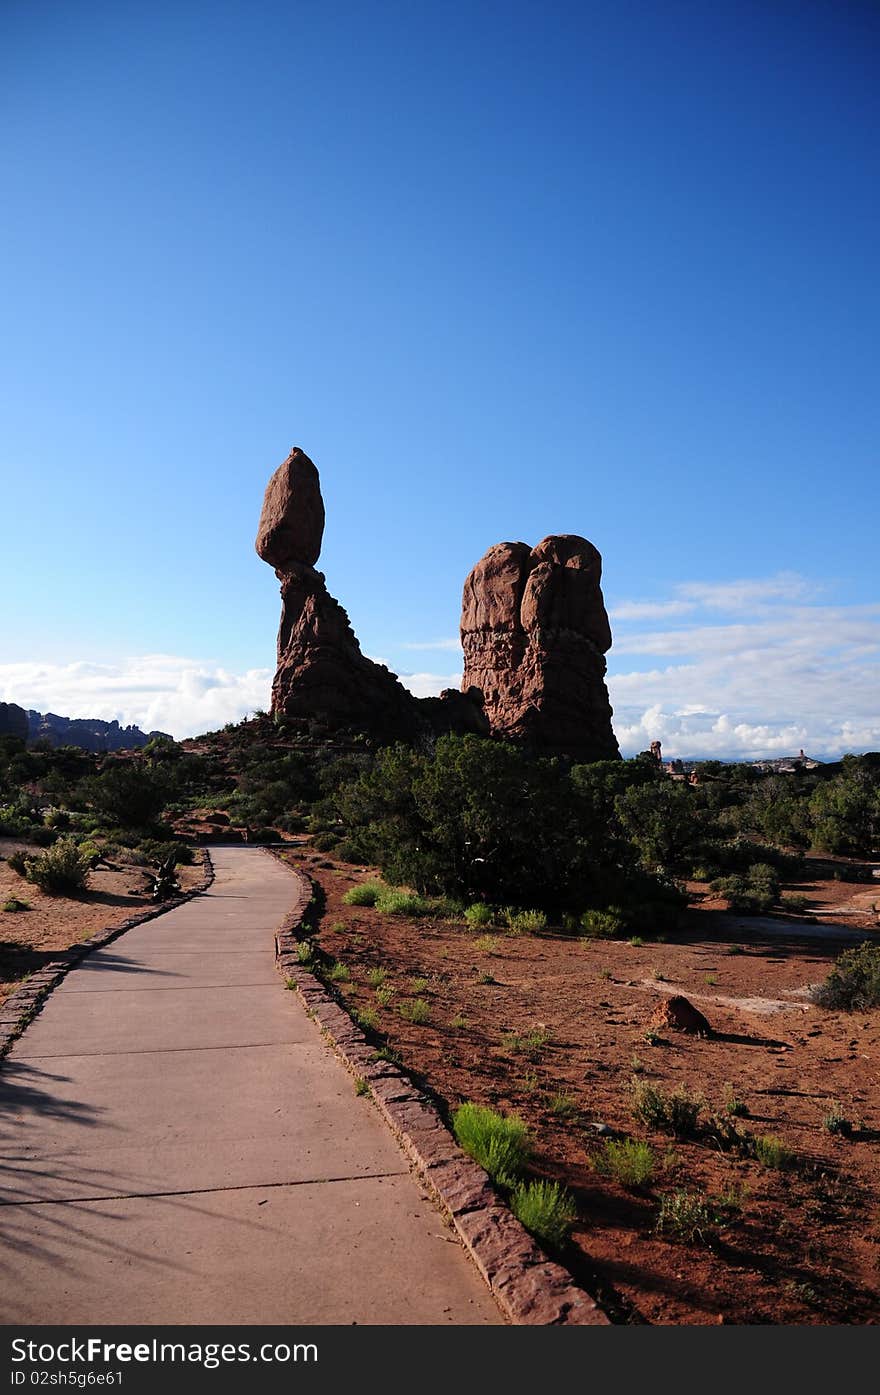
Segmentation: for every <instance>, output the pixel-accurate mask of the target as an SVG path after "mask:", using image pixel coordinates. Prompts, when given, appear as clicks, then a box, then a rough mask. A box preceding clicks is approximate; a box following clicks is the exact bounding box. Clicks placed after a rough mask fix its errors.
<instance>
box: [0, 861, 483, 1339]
mask: <svg viewBox="0 0 880 1395" xmlns="http://www.w3.org/2000/svg"><path fill="white" fill-rule="evenodd" d="M212 857H213V860H214V865H215V869H216V874H217V875H216V879H215V881H214V884H213V886H212V887H211V888H210V890H209V891H208V892H206V893H205V894H204V895H202V896H200V897H197V898H196V899H195V900H193V901H190V902H188V903H187V904H186V905H184V906H180V907H178V908H177V909H176V910H172V911H169V912H167V913H166V914H165V915H163V916H161V917H159V918H157V919H155V920H152V921H148V922H146V923H145V924H143V925H141V926H138V927H136V928H135V929H133V930H129V931H128V932H127V933H126V934H125V935H123V936H121V937H120V938H119V939H118V940H115V941H114V942H113V944H111V945H110V946H108V947H107V948H106V949H104V950H100V951H98V952H97V953H95V954H93V955H91V956H89V958H88V959H86V960H85V961H84V962H83V964H82V965H81V966H80V967H79V968H77V969H75V970H74V971H73V972H71V973H70V974H69V975H68V976H67V978H66V979H65V980H64V982H63V983H62V985H61V986H60V987H59V988H57V989H56V990H55V992H54V993H53V994H52V995H51V997H50V998H49V1000H48V1002H47V1004H46V1006H45V1007H44V1008H43V1011H42V1012H41V1013H40V1015H39V1016H38V1017H37V1018H36V1019H35V1020H34V1022H33V1023H31V1025H30V1027H28V1029H27V1031H26V1032H25V1033H24V1035H23V1036H22V1037H21V1039H20V1040H19V1041H18V1042H17V1043H16V1045H15V1047H14V1048H13V1050H12V1052H11V1053H10V1055H9V1057H8V1058H7V1061H6V1063H5V1064H4V1066H3V1068H2V1070H0V1241H2V1251H0V1265H2V1269H0V1322H4V1323H12V1322H29V1323H38V1322H42V1323H50V1322H56V1323H82V1322H86V1321H88V1322H90V1323H102V1322H107V1323H113V1322H117V1323H120V1322H131V1323H215V1324H227V1323H228V1324H232V1323H345V1324H348V1323H354V1322H357V1323H394V1324H398V1323H434V1324H437V1323H455V1324H462V1323H498V1322H501V1321H502V1319H501V1316H500V1314H499V1312H498V1310H497V1308H496V1307H495V1304H494V1302H493V1300H492V1299H491V1297H490V1296H489V1293H488V1291H487V1289H486V1288H485V1286H484V1285H483V1283H482V1280H481V1279H480V1277H479V1275H478V1274H477V1272H476V1270H475V1269H474V1268H473V1266H472V1264H471V1263H470V1261H469V1260H468V1259H467V1257H466V1256H465V1254H464V1252H463V1250H462V1249H461V1248H460V1246H459V1244H458V1243H457V1241H456V1240H455V1239H454V1237H453V1235H452V1232H451V1231H449V1230H447V1228H446V1227H445V1226H444V1224H443V1222H442V1219H441V1217H440V1215H439V1214H438V1212H437V1211H435V1210H434V1208H433V1207H432V1206H431V1204H430V1203H429V1202H428V1201H427V1200H426V1199H425V1197H424V1195H423V1194H422V1193H421V1191H420V1190H419V1187H418V1185H417V1183H416V1182H415V1181H414V1179H413V1178H412V1176H411V1174H410V1172H409V1169H408V1167H407V1165H406V1162H405V1160H404V1157H403V1155H402V1153H401V1152H400V1151H399V1149H398V1147H397V1145H396V1144H395V1142H394V1140H393V1139H392V1137H391V1135H390V1134H389V1132H388V1131H387V1129H386V1127H385V1125H384V1124H383V1123H382V1122H381V1120H380V1119H379V1116H378V1114H377V1113H376V1111H375V1109H374V1108H373V1107H372V1106H371V1105H370V1104H369V1102H368V1101H367V1100H365V1099H361V1098H359V1097H358V1096H356V1095H355V1092H354V1085H353V1082H352V1079H351V1077H350V1076H349V1075H348V1073H347V1072H346V1071H345V1070H344V1068H343V1067H342V1066H341V1064H340V1063H339V1062H338V1061H337V1059H336V1057H335V1056H334V1055H333V1054H332V1052H331V1051H330V1049H329V1047H328V1046H327V1045H326V1044H325V1043H324V1041H323V1040H322V1038H321V1037H320V1035H319V1033H318V1031H317V1028H316V1027H315V1025H314V1023H312V1022H311V1021H310V1020H309V1018H308V1017H307V1016H306V1014H305V1012H304V1010H303V1008H302V1007H301V1005H300V1003H299V1001H298V999H297V998H296V996H295V995H294V994H293V993H288V992H287V991H286V990H285V988H284V985H283V983H282V982H281V979H280V978H279V977H278V975H277V973H276V972H275V969H274V953H273V951H274V945H273V931H274V930H275V929H276V928H277V927H278V926H279V925H280V923H281V921H282V920H283V919H284V916H285V915H286V913H287V911H288V909H289V908H290V906H291V904H292V902H293V899H294V891H295V883H294V881H293V877H292V874H291V873H290V872H288V871H286V870H285V868H284V867H283V866H282V865H281V864H280V863H278V862H276V861H275V860H274V859H273V858H272V857H270V856H269V855H268V854H267V853H264V852H261V851H259V850H256V849H247V848H234V847H228V848H216V849H213V850H212Z"/></svg>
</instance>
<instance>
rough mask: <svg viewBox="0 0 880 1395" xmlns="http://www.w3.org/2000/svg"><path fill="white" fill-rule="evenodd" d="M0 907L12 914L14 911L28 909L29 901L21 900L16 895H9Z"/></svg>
mask: <svg viewBox="0 0 880 1395" xmlns="http://www.w3.org/2000/svg"><path fill="white" fill-rule="evenodd" d="M0 909H2V910H4V911H7V912H9V913H10V914H14V913H15V912H16V911H29V910H30V902H28V901H22V900H21V898H20V897H18V896H10V897H9V899H8V900H7V901H4V902H3V906H2V908H0Z"/></svg>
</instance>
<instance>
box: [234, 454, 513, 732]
mask: <svg viewBox="0 0 880 1395" xmlns="http://www.w3.org/2000/svg"><path fill="white" fill-rule="evenodd" d="M323 533H324V503H323V499H322V497H321V484H320V478H319V475H318V471H317V469H316V467H315V466H314V464H313V463H312V461H311V460H309V458H308V456H307V455H305V454H304V452H303V451H301V450H300V449H299V447H298V446H297V447H294V449H293V450H292V451H291V453H290V455H289V456H288V458H287V460H285V461H284V463H283V465H281V466H279V468H278V469H277V470H276V471H275V474H274V475H273V476H272V478H271V480H270V481H269V484H268V486H267V489H266V495H265V499H264V501H263V512H262V516H261V518H260V526H259V530H258V532H257V540H256V549H257V553H258V555H259V556H260V557H262V559H263V561H264V562H268V563H269V565H270V566H272V567H274V568H275V574H276V576H277V577H278V579H279V581H280V582H281V601H282V606H281V625H280V628H279V631H278V668H277V671H276V674H275V680H274V682H273V684H272V712H273V714H281V715H283V716H286V717H317V718H320V719H322V720H323V721H326V722H328V723H330V724H331V725H334V726H347V727H353V728H355V729H357V730H362V731H369V732H373V733H375V734H377V735H379V736H384V737H402V738H406V737H412V736H414V735H416V734H417V733H418V732H419V731H423V730H434V731H468V730H470V731H481V732H487V731H488V724H487V722H486V719H485V717H484V715H483V713H482V709H481V706H480V704H479V701H478V700H477V701H474V698H473V696H470V697H469V696H467V695H463V694H461V693H457V692H453V691H449V690H447V692H446V693H444V694H443V695H442V696H441V697H440V698H432V699H427V700H424V701H420V700H419V699H417V698H415V697H413V695H412V694H411V693H410V692H408V691H407V689H406V688H404V686H403V684H402V683H401V682H400V680H399V679H398V678H397V676H396V675H395V674H393V673H391V672H390V670H389V669H387V668H386V667H385V665H384V664H376V663H373V662H372V660H370V659H368V658H366V657H365V656H364V655H363V654H362V653H361V648H360V645H359V644H358V641H357V639H356V637H355V634H354V631H353V630H352V628H351V624H350V622H349V619H348V615H347V614H346V612H345V611H344V610H343V608H342V606H341V605H340V604H339V602H338V601H337V600H335V599H334V598H333V596H331V595H330V592H329V591H328V590H327V587H326V584H325V580H324V576H323V573H322V572H319V571H316V570H315V563H316V562H317V560H318V557H319V556H320V552H321V541H322V538H323Z"/></svg>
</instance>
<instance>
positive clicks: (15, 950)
mask: <svg viewBox="0 0 880 1395" xmlns="http://www.w3.org/2000/svg"><path fill="white" fill-rule="evenodd" d="M18 848H21V849H22V850H23V851H24V852H25V853H26V854H27V855H28V856H33V855H34V854H35V853H38V852H39V851H40V849H39V848H35V847H33V846H32V845H30V844H24V843H21V842H19V841H18V840H17V839H15V838H0V857H3V858H6V857H8V856H9V854H10V853H11V852H15V851H16V849H18ZM114 861H115V860H114ZM115 867H116V870H108V869H107V868H105V867H101V868H99V869H98V870H97V871H95V872H92V873H91V874H90V876H89V885H88V887H87V889H86V890H85V891H84V892H83V894H82V895H81V896H49V895H47V894H46V893H45V892H43V891H40V889H39V887H36V886H34V885H33V884H32V883H31V882H29V881H26V880H25V878H24V877H20V876H19V875H18V874H17V873H16V872H13V870H12V868H11V867H10V866H9V865H8V863H6V862H0V906H2V905H4V904H5V902H6V901H7V900H8V899H9V898H10V897H15V898H16V899H18V900H20V901H27V902H28V906H29V909H28V910H23V911H0V1002H3V1001H4V1000H5V999H6V998H8V997H9V994H10V993H12V992H14V991H15V989H16V988H18V987H19V985H20V984H21V983H22V981H23V980H24V979H25V978H27V976H28V975H29V974H32V973H34V971H35V970H37V969H39V968H42V966H43V965H44V964H46V963H48V962H49V960H50V959H57V958H58V956H59V954H60V953H62V952H63V951H64V950H66V949H70V948H71V946H72V945H75V944H77V943H78V942H79V941H80V940H87V939H88V938H89V936H90V935H93V934H94V933H95V931H96V930H103V929H104V928H107V929H110V928H111V927H112V926H114V925H121V924H122V922H123V921H124V920H128V919H129V917H130V916H132V915H136V914H137V912H138V911H140V910H143V908H144V907H145V906H150V905H152V904H153V903H152V902H151V900H150V897H149V894H148V893H147V892H146V891H145V890H144V888H145V886H146V879H145V878H144V876H143V875H142V874H143V872H144V871H145V870H149V869H145V868H143V867H140V866H134V865H131V864H124V863H122V862H115ZM176 875H177V879H178V881H179V882H180V885H181V888H182V890H183V891H188V890H190V888H191V887H193V886H195V884H196V883H197V882H198V881H199V880H200V878H201V877H202V875H203V873H202V867H201V866H200V865H199V864H198V863H197V864H196V865H194V866H192V867H178V868H177V874H176ZM132 892H134V894H133V895H132V894H131V893H132Z"/></svg>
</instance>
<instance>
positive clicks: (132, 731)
mask: <svg viewBox="0 0 880 1395" xmlns="http://www.w3.org/2000/svg"><path fill="white" fill-rule="evenodd" d="M0 736H17V737H19V738H20V739H21V740H23V741H27V743H28V745H29V746H32V745H33V744H34V742H35V741H48V742H49V743H50V744H51V745H52V746H79V747H80V748H81V749H82V750H83V751H94V752H96V753H98V754H100V753H102V752H104V751H134V750H137V749H138V748H139V747H141V746H146V744H147V742H148V741H152V739H153V737H154V736H159V737H166V738H167V739H168V740H169V741H170V740H171V737H170V736H169V734H168V732H167V731H141V729H140V727H136V726H128V727H122V726H120V725H119V723H118V722H117V721H112V722H104V721H102V720H101V719H100V717H59V715H58V713H57V712H34V711H25V709H24V708H23V707H19V706H18V704H17V703H15V702H0Z"/></svg>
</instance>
